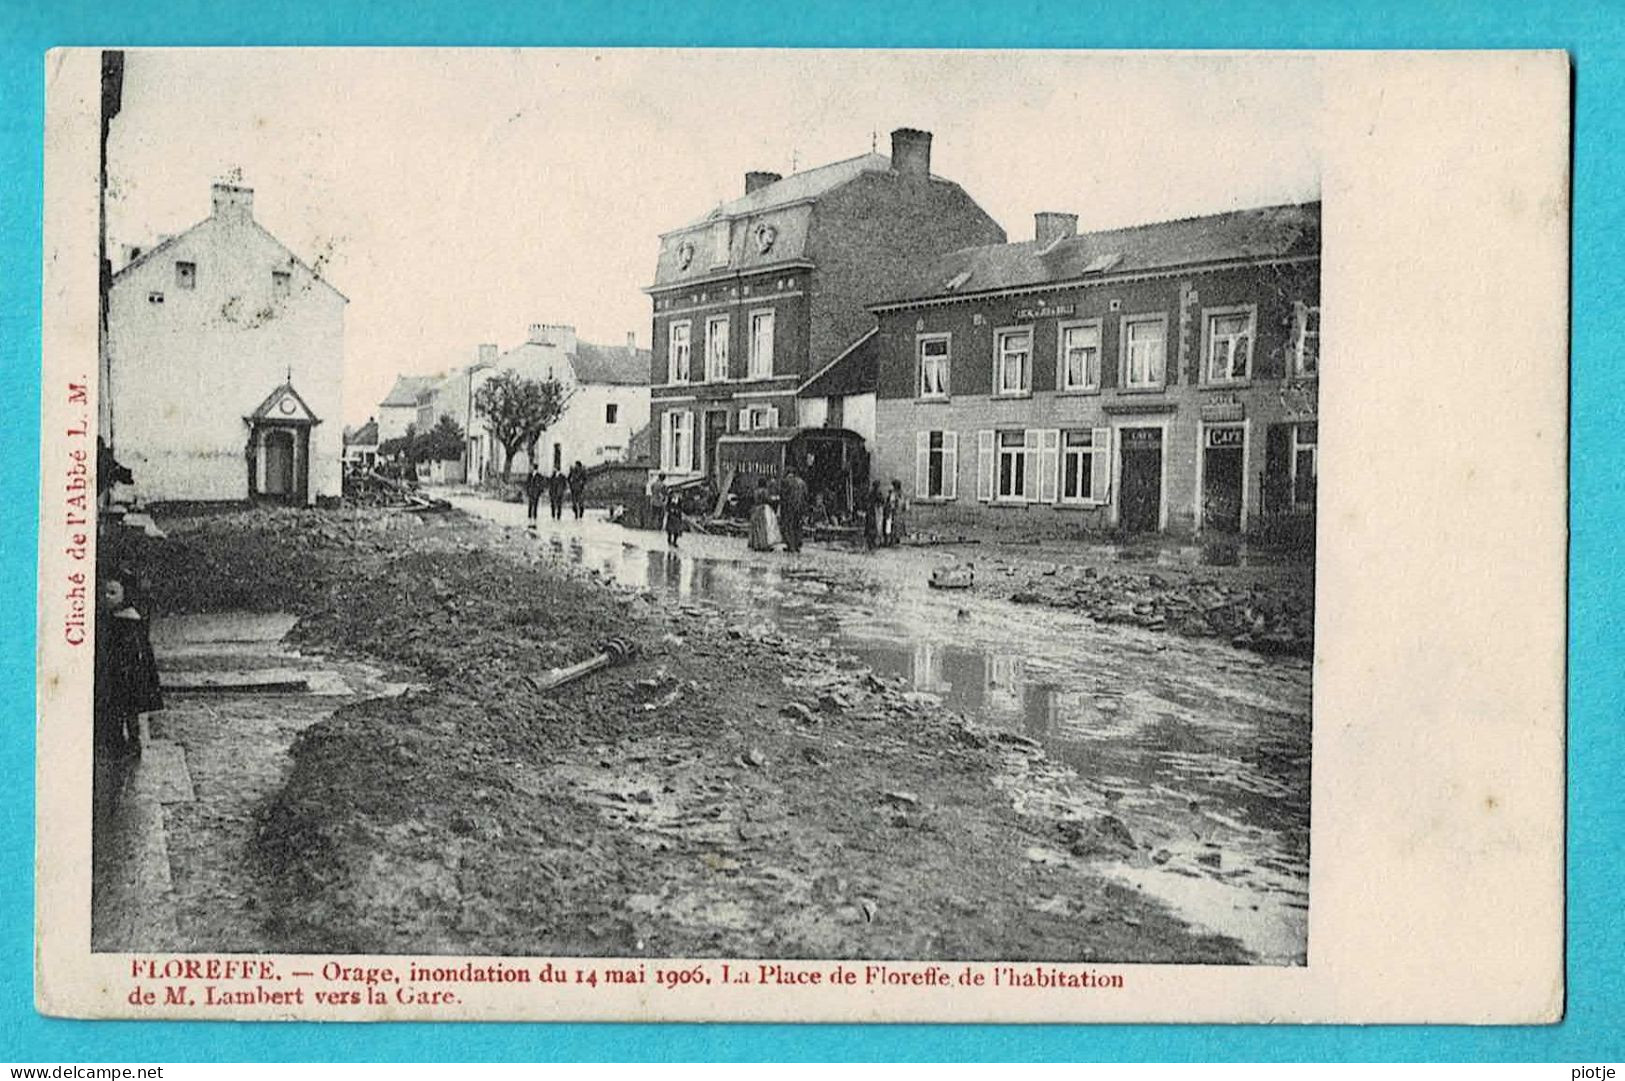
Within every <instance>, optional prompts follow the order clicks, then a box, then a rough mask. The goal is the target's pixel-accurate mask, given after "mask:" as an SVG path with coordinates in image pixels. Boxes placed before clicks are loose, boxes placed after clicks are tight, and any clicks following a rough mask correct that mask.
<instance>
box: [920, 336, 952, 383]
mask: <svg viewBox="0 0 1625 1081" xmlns="http://www.w3.org/2000/svg"><path fill="white" fill-rule="evenodd" d="M948 340H949V339H948V335H946V334H938V335H934V336H932V337H929V338H921V339H920V345H919V349H920V397H922V398H946V397H948Z"/></svg>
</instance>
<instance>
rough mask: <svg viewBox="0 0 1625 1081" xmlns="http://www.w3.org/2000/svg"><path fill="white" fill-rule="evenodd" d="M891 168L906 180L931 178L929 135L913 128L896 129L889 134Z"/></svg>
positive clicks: (927, 132)
mask: <svg viewBox="0 0 1625 1081" xmlns="http://www.w3.org/2000/svg"><path fill="white" fill-rule="evenodd" d="M891 167H892V169H893V170H894V171H895V172H896V173H897V175H899V176H901V177H903V178H905V179H908V180H929V179H930V177H931V133H930V132H929V131H919V130H918V129H915V128H898V129H897V130H896V131H894V132H892V133H891Z"/></svg>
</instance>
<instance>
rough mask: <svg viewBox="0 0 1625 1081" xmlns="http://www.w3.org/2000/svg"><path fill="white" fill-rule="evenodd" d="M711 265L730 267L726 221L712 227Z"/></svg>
mask: <svg viewBox="0 0 1625 1081" xmlns="http://www.w3.org/2000/svg"><path fill="white" fill-rule="evenodd" d="M711 265H712V266H727V265H728V223H727V222H725V221H719V222H717V223H716V224H715V225H713V226H711Z"/></svg>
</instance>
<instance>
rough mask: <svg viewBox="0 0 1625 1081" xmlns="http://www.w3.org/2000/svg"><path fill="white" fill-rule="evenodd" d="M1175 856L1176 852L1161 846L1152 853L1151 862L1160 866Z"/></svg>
mask: <svg viewBox="0 0 1625 1081" xmlns="http://www.w3.org/2000/svg"><path fill="white" fill-rule="evenodd" d="M1173 858H1174V854H1173V853H1172V852H1170V851H1168V850H1167V849H1166V848H1159V849H1157V850H1156V851H1155V852H1153V853H1151V862H1152V863H1155V864H1157V865H1158V866H1161V865H1162V864H1164V863H1167V862H1168V861H1169V860H1171V859H1173Z"/></svg>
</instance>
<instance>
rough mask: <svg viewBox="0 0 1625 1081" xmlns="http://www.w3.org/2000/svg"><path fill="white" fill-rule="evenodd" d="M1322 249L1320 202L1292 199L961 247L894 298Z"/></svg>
mask: <svg viewBox="0 0 1625 1081" xmlns="http://www.w3.org/2000/svg"><path fill="white" fill-rule="evenodd" d="M1319 253H1320V203H1319V202H1313V203H1301V204H1286V205H1282V206H1267V207H1259V208H1256V209H1251V210H1232V211H1228V212H1226V213H1223V214H1208V215H1204V216H1201V217H1194V218H1181V219H1179V220H1177V221H1165V222H1155V223H1153V224H1149V225H1136V226H1131V227H1129V228H1124V229H1104V230H1100V231H1097V232H1092V233H1080V234H1078V235H1077V236H1075V237H1072V238H1069V239H1067V240H1062V241H1059V242H1057V243H1053V244H1049V245H1044V246H1041V245H1039V243H1038V242H1037V241H1036V240H1028V241H1024V242H1022V243H1018V244H993V245H988V246H985V247H977V248H961V249H959V250H958V251H953V252H949V253H948V254H946V255H943V256H941V257H939V258H938V259H937V260H935V261H934V262H932V263H931V264H928V265H927V266H926V267H925V268H923V269H922V270H921V271H920V273H918V274H917V275H915V276H914V278H913V279H912V280H911V281H909V282H908V283H906V284H905V285H904V287H903V288H902V289H900V290H899V291H898V293H897V294H896V295H895V296H894V297H893V298H892V299H891V300H889V301H886V302H883V303H881V304H876V305H873V306H874V307H876V308H882V307H888V306H890V305H892V304H900V303H907V302H909V301H913V300H924V299H928V298H936V297H945V296H963V295H966V294H972V293H986V292H998V291H1001V290H1006V289H1019V288H1022V287H1025V286H1033V285H1044V284H1048V283H1051V282H1063V281H1072V280H1075V279H1087V278H1088V277H1090V276H1091V275H1105V274H1112V275H1116V274H1125V273H1127V274H1132V273H1135V272H1141V271H1155V270H1166V269H1170V268H1173V267H1181V266H1195V265H1200V264H1203V263H1222V262H1231V261H1235V260H1253V259H1268V258H1279V257H1283V256H1289V255H1318V254H1319Z"/></svg>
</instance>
